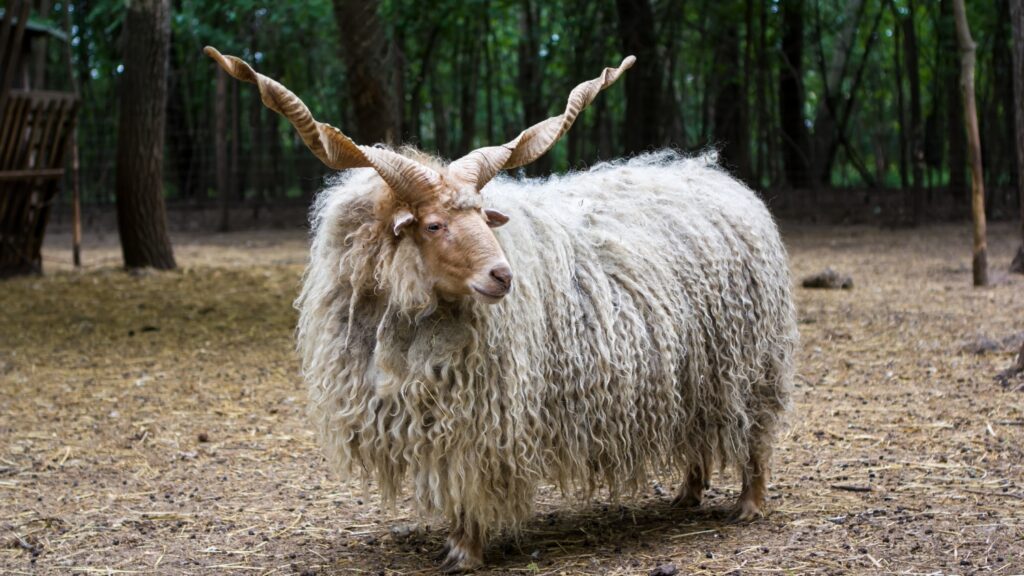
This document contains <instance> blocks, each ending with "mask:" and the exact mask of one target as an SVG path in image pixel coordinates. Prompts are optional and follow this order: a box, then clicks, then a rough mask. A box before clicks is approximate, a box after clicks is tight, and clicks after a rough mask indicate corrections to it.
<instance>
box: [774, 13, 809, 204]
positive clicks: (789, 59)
mask: <svg viewBox="0 0 1024 576" xmlns="http://www.w3.org/2000/svg"><path fill="white" fill-rule="evenodd" d="M803 10H804V1H803V0H795V1H793V2H783V3H782V8H781V11H782V32H781V35H782V63H781V65H780V70H779V119H780V128H781V135H782V164H783V168H784V169H785V172H786V180H787V181H789V184H790V185H791V186H793V187H794V188H807V187H809V186H810V184H811V177H810V176H811V173H810V172H811V166H810V163H811V162H810V144H809V136H808V134H807V126H806V125H805V124H804V113H803V110H804V86H803V54H804V13H803Z"/></svg>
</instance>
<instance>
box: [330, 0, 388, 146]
mask: <svg viewBox="0 0 1024 576" xmlns="http://www.w3.org/2000/svg"><path fill="white" fill-rule="evenodd" d="M379 8H380V1H379V0H334V17H335V19H336V20H337V22H338V31H339V32H340V33H341V46H342V50H341V55H342V60H343V61H344V62H345V71H346V72H347V74H348V78H347V80H348V87H349V97H350V99H351V101H352V105H353V107H354V110H355V117H356V129H355V135H356V140H357V142H358V143H360V144H375V143H377V142H386V143H389V144H397V143H398V140H399V138H400V136H401V134H402V108H401V100H400V99H399V98H398V95H397V94H396V93H395V85H396V81H395V74H396V69H395V68H396V66H395V62H396V58H397V50H396V49H395V47H394V45H393V44H392V42H391V41H390V40H389V39H388V37H387V35H386V34H385V32H384V26H383V24H382V23H381V21H380V10H379Z"/></svg>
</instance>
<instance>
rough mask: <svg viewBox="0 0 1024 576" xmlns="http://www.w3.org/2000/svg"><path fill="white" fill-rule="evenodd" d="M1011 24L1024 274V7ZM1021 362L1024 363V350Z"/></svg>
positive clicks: (1015, 266)
mask: <svg viewBox="0 0 1024 576" xmlns="http://www.w3.org/2000/svg"><path fill="white" fill-rule="evenodd" d="M1010 23H1011V26H1012V28H1013V50H1012V51H1011V52H1012V53H1013V100H1014V105H1013V117H1014V128H1015V130H1014V131H1015V135H1014V138H1015V139H1016V141H1017V146H1016V148H1017V196H1018V201H1019V202H1020V238H1021V245H1020V247H1019V248H1017V255H1016V256H1014V257H1013V262H1012V263H1011V264H1010V272H1015V273H1017V274H1024V5H1022V3H1021V2H1018V1H1016V0H1013V1H1011V2H1010ZM1021 362H1024V348H1022V353H1021Z"/></svg>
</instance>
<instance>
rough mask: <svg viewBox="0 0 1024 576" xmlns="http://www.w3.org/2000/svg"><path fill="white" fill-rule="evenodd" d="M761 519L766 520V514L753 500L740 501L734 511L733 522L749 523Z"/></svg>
mask: <svg viewBox="0 0 1024 576" xmlns="http://www.w3.org/2000/svg"><path fill="white" fill-rule="evenodd" d="M760 518H764V512H763V511H762V510H761V506H759V505H758V504H757V503H756V502H754V501H753V500H747V499H744V500H740V501H739V502H737V503H736V508H734V509H733V511H732V520H733V521H734V522H743V523H747V522H753V521H754V520H758V519H760Z"/></svg>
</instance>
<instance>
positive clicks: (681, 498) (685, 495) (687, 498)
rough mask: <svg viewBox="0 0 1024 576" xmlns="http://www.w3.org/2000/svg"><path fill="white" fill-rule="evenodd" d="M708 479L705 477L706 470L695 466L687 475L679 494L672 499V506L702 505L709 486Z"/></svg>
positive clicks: (694, 506)
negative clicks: (705, 490)
mask: <svg viewBox="0 0 1024 576" xmlns="http://www.w3.org/2000/svg"><path fill="white" fill-rule="evenodd" d="M707 486H708V483H707V479H706V478H705V477H704V470H703V469H702V468H701V467H700V466H693V467H691V468H690V472H689V473H688V474H687V475H686V482H684V483H683V485H682V486H681V487H680V488H679V494H678V495H677V496H676V497H675V499H674V500H672V506H675V507H676V508H696V507H698V506H700V503H701V501H702V500H703V498H704V489H705V488H707Z"/></svg>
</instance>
